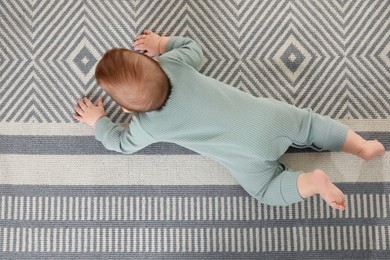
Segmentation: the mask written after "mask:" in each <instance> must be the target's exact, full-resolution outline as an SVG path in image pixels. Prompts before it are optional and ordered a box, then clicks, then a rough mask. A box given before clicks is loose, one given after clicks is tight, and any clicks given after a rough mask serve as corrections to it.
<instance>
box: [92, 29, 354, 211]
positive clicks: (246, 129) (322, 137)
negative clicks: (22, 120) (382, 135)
mask: <svg viewBox="0 0 390 260" xmlns="http://www.w3.org/2000/svg"><path fill="white" fill-rule="evenodd" d="M166 51H167V52H166V53H165V54H163V55H161V56H160V57H158V58H157V59H158V61H159V62H160V65H161V67H162V69H163V70H164V71H165V73H166V75H167V76H168V78H169V80H170V84H171V87H172V89H171V94H170V96H169V98H168V100H167V102H166V104H165V105H164V107H163V108H162V109H161V110H158V111H152V112H147V113H138V114H135V115H133V117H132V120H131V122H130V124H129V126H128V127H123V126H120V125H118V124H114V123H113V122H112V121H111V120H110V119H108V118H107V117H103V118H101V119H100V120H99V121H98V122H97V123H96V126H95V134H96V139H97V140H99V141H101V142H102V143H103V145H104V146H105V147H106V148H107V149H110V150H114V151H118V152H121V153H126V154H131V153H134V152H136V151H138V150H140V149H142V148H144V147H145V146H148V145H150V144H152V143H155V142H171V143H175V144H178V145H180V146H183V147H186V148H188V149H191V150H193V151H195V152H197V153H199V154H202V155H205V156H208V157H210V158H213V159H215V160H216V161H218V162H219V163H220V164H222V165H223V166H225V167H226V168H227V169H228V170H229V171H230V173H231V174H232V175H233V176H234V177H235V179H236V180H237V181H238V182H239V183H240V185H242V187H243V188H244V189H245V190H246V191H247V192H248V193H249V194H250V195H251V196H253V197H255V198H256V199H258V200H259V201H260V202H262V203H265V204H269V205H289V204H291V203H294V202H298V201H301V200H302V198H301V196H300V195H299V192H298V188H297V177H298V175H299V174H300V172H299V171H294V170H290V169H287V168H286V167H285V166H284V165H283V164H281V163H280V162H279V161H278V160H279V158H280V157H281V156H282V155H283V154H284V153H285V152H286V150H287V149H288V148H289V147H290V146H293V147H312V148H314V149H316V150H330V151H340V149H341V147H342V145H343V143H344V140H345V137H346V135H347V132H348V128H347V126H345V125H343V124H341V123H339V122H337V121H335V120H332V119H330V118H329V117H325V116H321V115H318V114H316V113H313V112H312V111H311V110H310V109H299V108H297V107H295V106H292V105H289V104H286V103H283V102H280V101H277V100H274V99H269V98H256V97H254V96H252V95H250V94H247V93H244V92H243V91H240V90H238V89H236V88H234V87H231V86H229V85H227V84H225V83H222V82H219V81H217V80H215V79H213V78H210V77H207V76H205V75H203V74H201V73H199V72H198V71H197V70H196V68H198V67H199V65H200V64H201V62H202V59H203V53H202V50H201V48H200V46H199V45H198V44H197V43H196V42H195V41H194V40H192V39H190V38H184V37H178V36H177V37H170V40H169V42H168V46H167V50H166Z"/></svg>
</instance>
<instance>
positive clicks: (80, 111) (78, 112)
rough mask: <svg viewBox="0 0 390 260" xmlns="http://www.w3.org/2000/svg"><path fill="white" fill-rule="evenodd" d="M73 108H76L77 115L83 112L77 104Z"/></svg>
mask: <svg viewBox="0 0 390 260" xmlns="http://www.w3.org/2000/svg"><path fill="white" fill-rule="evenodd" d="M74 110H76V112H77V114H78V115H82V114H83V113H84V111H83V110H82V109H81V108H80V107H79V106H78V105H76V106H75V107H74Z"/></svg>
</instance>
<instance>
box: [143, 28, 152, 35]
mask: <svg viewBox="0 0 390 260" xmlns="http://www.w3.org/2000/svg"><path fill="white" fill-rule="evenodd" d="M152 33H153V32H152V31H151V30H149V29H146V30H145V31H144V34H146V35H149V34H152Z"/></svg>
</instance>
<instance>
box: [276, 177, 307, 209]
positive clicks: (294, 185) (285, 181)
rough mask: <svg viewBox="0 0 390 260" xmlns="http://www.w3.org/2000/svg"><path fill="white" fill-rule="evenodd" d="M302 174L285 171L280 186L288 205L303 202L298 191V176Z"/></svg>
mask: <svg viewBox="0 0 390 260" xmlns="http://www.w3.org/2000/svg"><path fill="white" fill-rule="evenodd" d="M301 173H302V172H297V171H289V170H287V171H285V172H283V178H282V181H281V184H280V189H281V192H282V197H283V199H284V201H285V203H286V204H287V205H290V204H293V203H296V202H300V201H303V198H302V197H301V195H300V194H299V191H298V176H299V175H300V174H301Z"/></svg>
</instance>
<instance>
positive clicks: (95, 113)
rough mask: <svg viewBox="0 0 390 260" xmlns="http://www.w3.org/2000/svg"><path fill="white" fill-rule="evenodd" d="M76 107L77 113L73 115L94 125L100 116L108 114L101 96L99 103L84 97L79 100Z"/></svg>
mask: <svg viewBox="0 0 390 260" xmlns="http://www.w3.org/2000/svg"><path fill="white" fill-rule="evenodd" d="M74 109H75V110H76V112H77V113H76V114H73V117H74V118H75V119H77V120H79V121H81V122H84V123H86V124H87V125H90V126H92V127H94V126H95V124H96V122H97V121H98V120H99V119H100V118H102V117H103V116H105V115H106V112H105V110H104V106H103V100H102V98H101V97H99V99H98V101H97V105H94V104H93V103H92V102H91V101H90V100H89V99H88V98H82V99H80V100H79V101H78V102H77V104H76V106H75V107H74Z"/></svg>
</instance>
